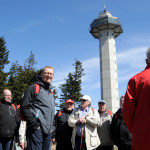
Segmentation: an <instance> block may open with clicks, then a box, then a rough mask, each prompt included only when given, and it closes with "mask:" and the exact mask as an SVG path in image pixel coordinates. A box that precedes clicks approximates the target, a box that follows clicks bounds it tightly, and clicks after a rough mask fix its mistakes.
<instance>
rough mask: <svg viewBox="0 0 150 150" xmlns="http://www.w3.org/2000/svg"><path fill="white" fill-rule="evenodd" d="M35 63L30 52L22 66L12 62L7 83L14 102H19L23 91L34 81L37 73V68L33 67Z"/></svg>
mask: <svg viewBox="0 0 150 150" xmlns="http://www.w3.org/2000/svg"><path fill="white" fill-rule="evenodd" d="M35 64H36V61H35V57H34V54H33V53H32V52H31V54H30V56H29V58H28V59H27V60H26V62H25V63H24V66H23V67H22V66H19V65H18V63H17V62H16V63H13V64H12V67H11V69H10V73H9V80H8V84H7V85H8V87H9V88H10V89H11V91H12V93H13V99H14V103H16V104H20V100H21V98H22V95H23V94H24V91H25V90H26V88H27V87H28V86H30V85H31V84H33V83H34V81H35V77H36V75H38V74H39V70H36V69H35V68H34V65H35Z"/></svg>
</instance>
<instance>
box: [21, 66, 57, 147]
mask: <svg viewBox="0 0 150 150" xmlns="http://www.w3.org/2000/svg"><path fill="white" fill-rule="evenodd" d="M53 76H54V69H53V68H52V67H50V66H46V67H44V68H43V70H42V72H41V76H38V77H37V81H36V82H35V84H33V85H31V86H29V87H28V88H27V90H26V91H25V93H24V97H23V99H22V102H21V109H20V110H21V113H22V115H23V117H24V119H25V120H26V121H27V149H28V150H49V148H50V138H51V135H50V132H51V129H52V126H53V119H54V112H55V104H54V96H53V93H52V91H51V89H52V88H53V86H52V85H51V82H52V80H53Z"/></svg>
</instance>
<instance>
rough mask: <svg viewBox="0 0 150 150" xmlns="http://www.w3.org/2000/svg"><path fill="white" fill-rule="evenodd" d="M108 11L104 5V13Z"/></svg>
mask: <svg viewBox="0 0 150 150" xmlns="http://www.w3.org/2000/svg"><path fill="white" fill-rule="evenodd" d="M105 11H106V5H105V4H104V12H105Z"/></svg>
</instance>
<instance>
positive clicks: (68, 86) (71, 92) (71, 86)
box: [59, 59, 84, 109]
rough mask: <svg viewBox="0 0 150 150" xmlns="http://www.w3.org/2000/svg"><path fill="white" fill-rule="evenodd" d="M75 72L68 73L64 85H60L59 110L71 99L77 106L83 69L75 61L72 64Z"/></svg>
mask: <svg viewBox="0 0 150 150" xmlns="http://www.w3.org/2000/svg"><path fill="white" fill-rule="evenodd" d="M73 66H74V68H75V72H73V73H69V74H68V76H67V79H65V83H64V84H61V85H60V89H61V94H60V98H59V99H60V106H59V107H60V108H61V109H62V108H63V107H64V104H65V101H66V100H67V99H72V100H74V102H75V103H76V105H79V98H80V97H81V96H82V94H81V90H82V88H81V83H82V80H81V78H82V76H83V75H84V74H83V71H84V69H83V68H82V63H81V62H80V61H78V60H76V59H75V64H73Z"/></svg>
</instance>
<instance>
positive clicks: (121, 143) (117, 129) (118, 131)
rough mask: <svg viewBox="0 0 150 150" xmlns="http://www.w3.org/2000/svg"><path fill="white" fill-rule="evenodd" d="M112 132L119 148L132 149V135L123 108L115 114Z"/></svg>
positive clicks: (111, 127)
mask: <svg viewBox="0 0 150 150" xmlns="http://www.w3.org/2000/svg"><path fill="white" fill-rule="evenodd" d="M110 132H111V137H112V139H113V142H114V144H115V145H116V146H117V147H118V148H119V149H127V150H128V149H131V143H132V135H131V133H130V132H129V130H128V128H127V126H126V124H125V122H124V121H123V117H122V109H121V108H120V109H119V110H118V111H117V112H116V113H115V114H114V116H113V119H112V123H111V126H110Z"/></svg>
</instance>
